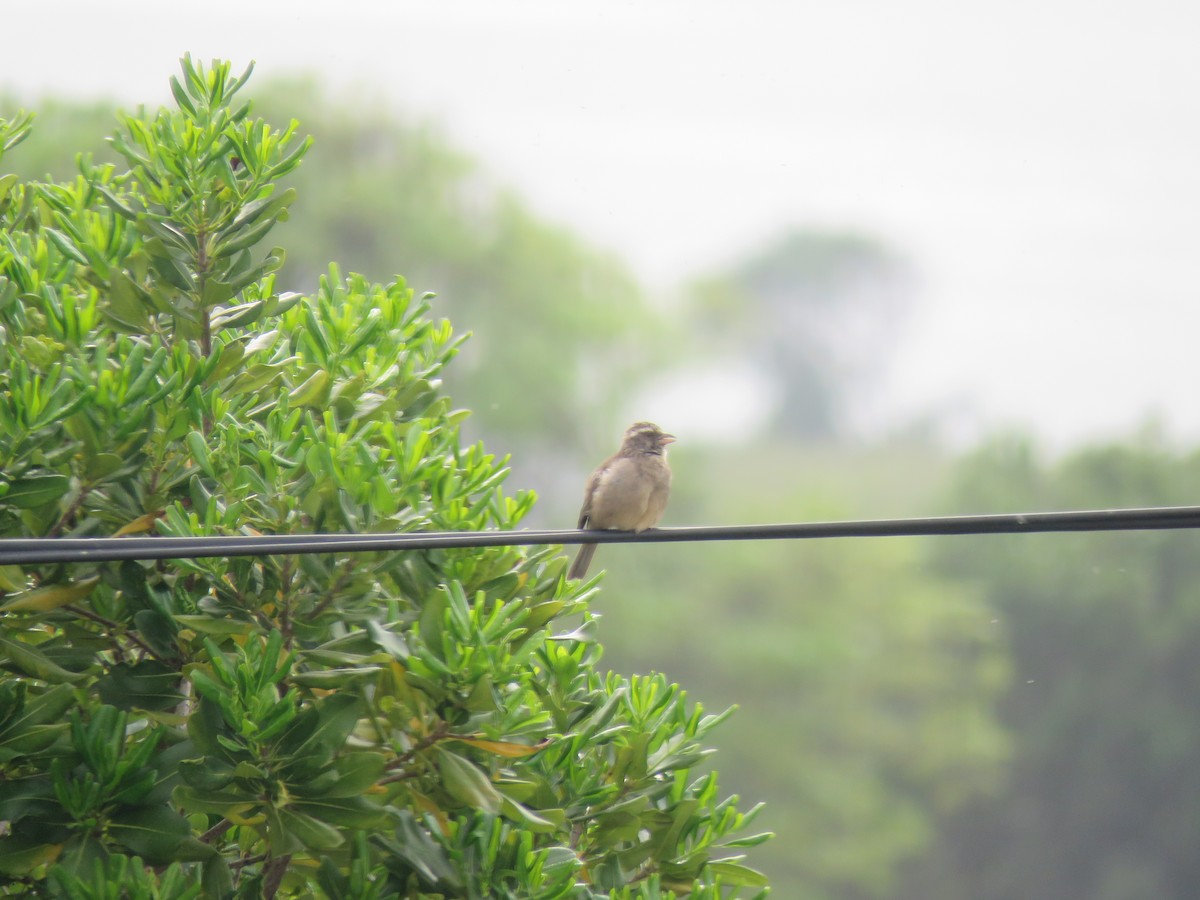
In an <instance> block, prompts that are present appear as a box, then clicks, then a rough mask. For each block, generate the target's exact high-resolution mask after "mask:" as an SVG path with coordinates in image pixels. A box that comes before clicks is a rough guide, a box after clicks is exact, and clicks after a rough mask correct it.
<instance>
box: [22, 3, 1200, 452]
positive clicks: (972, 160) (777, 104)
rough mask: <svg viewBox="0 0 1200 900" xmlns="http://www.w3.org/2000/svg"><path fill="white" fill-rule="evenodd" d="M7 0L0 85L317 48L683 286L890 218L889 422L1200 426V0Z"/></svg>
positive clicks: (285, 58) (327, 67) (1067, 437)
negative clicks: (900, 262)
mask: <svg viewBox="0 0 1200 900" xmlns="http://www.w3.org/2000/svg"><path fill="white" fill-rule="evenodd" d="M5 6H6V8H5V10H4V13H3V22H4V30H5V31H6V32H7V35H6V39H5V41H4V43H5V45H6V46H5V52H4V54H3V55H2V56H0V85H3V86H4V87H7V88H11V89H16V90H18V91H21V92H23V93H31V94H34V95H36V94H37V93H40V92H49V91H55V92H72V93H79V94H86V95H96V94H108V95H113V96H116V97H118V98H119V99H120V100H122V101H123V102H127V103H137V102H146V103H158V102H162V101H165V99H166V97H167V92H166V83H167V78H168V77H169V76H170V75H172V74H174V73H175V72H177V71H178V63H177V59H178V57H179V56H181V55H182V53H183V52H184V51H185V50H190V51H191V52H192V54H193V56H196V57H199V58H202V59H205V60H207V59H208V58H211V57H213V56H219V57H222V58H229V59H232V60H233V61H234V63H235V66H236V67H238V68H239V69H240V68H241V67H242V66H243V65H244V64H245V63H246V62H247V61H248V60H250V59H255V60H257V62H258V69H257V72H258V77H260V78H261V77H264V76H267V75H270V74H276V73H281V72H284V71H289V70H295V69H303V68H306V67H314V68H317V69H319V70H320V71H321V72H323V73H325V74H326V75H327V76H328V78H329V79H330V81H331V83H333V84H334V85H338V86H344V85H354V84H362V85H369V86H370V89H371V90H373V91H375V92H378V93H383V94H385V95H392V96H394V97H395V98H396V99H397V101H398V103H399V104H400V105H402V106H403V108H406V109H408V110H411V111H415V112H416V113H418V114H420V115H421V116H423V117H433V118H434V119H435V120H437V121H439V122H440V123H441V124H442V125H443V126H444V129H445V131H446V132H447V133H448V134H449V135H450V136H451V137H452V138H453V139H454V140H455V141H456V142H457V143H458V144H460V146H462V147H463V148H464V149H466V150H467V151H469V152H470V153H472V154H473V155H475V156H477V157H478V158H480V159H481V160H482V161H483V162H484V164H485V165H486V166H487V168H488V169H490V170H491V172H492V173H493V174H494V175H495V176H496V178H497V179H498V180H499V181H501V182H506V183H509V184H512V185H513V186H514V187H516V188H517V189H518V190H519V191H520V192H521V193H522V194H524V195H525V196H526V197H527V198H529V200H530V201H531V202H532V203H533V205H534V206H535V207H536V208H538V209H539V210H541V211H542V212H543V213H546V214H548V215H550V216H552V217H553V218H555V219H558V220H560V221H563V222H566V223H568V224H570V225H572V226H574V227H575V228H577V229H578V230H579V231H581V232H582V233H583V234H585V235H586V236H588V237H589V238H591V239H592V240H593V241H595V242H596V243H599V244H601V245H606V246H609V247H611V248H613V249H614V250H615V251H617V252H618V253H620V254H621V255H622V256H624V257H625V258H626V259H628V260H629V262H630V263H631V264H632V265H633V267H634V268H635V270H636V271H637V272H639V273H640V274H641V275H642V277H643V278H644V279H645V280H646V281H647V283H648V284H650V285H651V286H653V287H656V288H660V289H662V290H663V291H669V290H670V288H671V287H672V286H673V285H675V284H677V283H678V282H679V281H680V280H682V279H685V278H687V277H688V276H689V275H693V274H697V273H700V272H703V271H706V270H711V269H713V268H715V267H719V266H720V265H722V264H724V263H727V262H730V261H733V260H735V259H736V258H737V257H738V256H739V254H740V253H742V252H743V251H747V250H750V249H753V248H754V247H755V245H756V244H757V242H759V241H761V240H764V239H766V238H768V237H769V236H770V235H771V234H772V232H773V231H774V230H775V229H777V228H780V227H782V226H785V225H788V224H802V225H817V226H820V225H829V226H834V227H848V228H858V229H862V230H865V231H868V232H872V233H874V234H876V235H878V236H879V237H881V238H883V239H884V240H886V241H888V242H890V243H891V244H892V245H893V246H895V247H896V248H898V249H899V250H900V251H901V252H903V253H904V254H906V255H907V256H908V257H909V259H910V260H911V261H912V263H913V264H914V265H915V266H916V268H917V269H918V271H919V273H920V275H921V279H922V287H921V293H920V296H919V297H918V304H917V308H916V309H915V310H914V312H913V315H912V317H911V319H910V321H909V323H908V325H907V327H906V328H905V329H904V331H903V332H902V333H901V334H900V335H898V336H897V340H898V342H899V344H898V347H897V358H896V365H895V370H894V372H893V377H892V378H891V380H890V382H889V386H888V390H887V395H886V396H885V397H884V398H882V399H883V401H884V402H883V405H882V407H881V408H882V409H883V410H884V412H883V413H881V415H885V416H887V417H888V418H891V419H898V418H900V417H902V416H903V415H905V414H907V413H910V412H915V411H920V410H925V409H930V408H954V409H957V410H959V411H960V413H961V414H962V415H963V416H964V421H965V424H966V425H967V426H969V427H985V428H986V427H990V426H993V425H995V424H998V423H1023V424H1029V425H1031V426H1032V427H1034V428H1036V429H1037V430H1038V431H1039V432H1040V433H1042V434H1043V435H1045V436H1047V437H1048V438H1049V439H1050V440H1051V441H1052V442H1054V443H1055V444H1057V445H1062V444H1063V443H1070V442H1074V441H1077V440H1082V439H1085V438H1094V437H1097V436H1104V435H1111V434H1120V433H1123V432H1127V431H1128V430H1129V429H1130V428H1132V427H1134V426H1136V425H1137V424H1138V423H1139V422H1141V421H1143V420H1144V419H1145V418H1146V417H1147V416H1148V415H1150V414H1156V415H1158V416H1159V417H1161V419H1162V420H1163V422H1164V423H1165V424H1166V425H1167V427H1168V431H1169V432H1170V433H1173V434H1175V435H1177V436H1180V437H1183V438H1186V439H1188V440H1195V439H1197V438H1200V403H1197V402H1196V400H1195V399H1194V394H1195V382H1196V381H1197V371H1196V369H1197V365H1196V352H1195V345H1196V341H1197V334H1198V332H1200V312H1198V310H1197V300H1198V299H1200V288H1198V285H1200V116H1198V113H1200V51H1198V50H1197V48H1198V47H1200V4H1197V3H1189V2H1186V0H1144V2H1140V3H1137V4H1134V3H1131V2H1125V3H1117V2H1105V0H1041V2H1030V0H1015V2H1006V3H963V2H945V0H895V2H882V0H841V2H838V3H811V2H810V3H805V2H782V0H781V2H767V0H739V2H737V3H732V2H726V3H716V2H709V0H661V2H653V0H643V2H640V3H629V2H619V0H606V2H595V0H574V2H549V0H538V2H508V3H496V2H482V0H470V2H438V3H433V2H429V3H404V2H382V0H380V2H366V0H343V2H341V3H320V4H318V3H313V2H305V0H292V2H288V3H280V2H276V0H268V2H257V3H256V2H253V0H244V2H240V3H234V2H230V0H207V2H205V3H203V4H191V5H186V6H185V5H184V4H176V3H162V2H159V0H154V2H150V0H144V2H131V0H113V2H109V3H105V4H97V3H94V2H82V0H75V2H71V0H57V2H56V0H42V2H37V3H34V2H14V0H10V2H9V3H7V4H5ZM191 9H194V10H195V12H190V11H188V10H191Z"/></svg>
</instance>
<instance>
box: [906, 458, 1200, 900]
mask: <svg viewBox="0 0 1200 900" xmlns="http://www.w3.org/2000/svg"><path fill="white" fill-rule="evenodd" d="M1198 491H1200V458H1198V457H1197V456H1196V454H1195V453H1187V454H1177V453H1174V452H1170V451H1168V450H1166V449H1165V448H1163V447H1162V446H1161V444H1160V443H1159V442H1158V441H1156V440H1155V439H1153V438H1152V437H1143V438H1142V439H1141V440H1139V441H1135V442H1130V444H1129V445H1127V446H1120V445H1109V446H1097V447H1091V448H1085V449H1082V450H1080V451H1078V452H1076V453H1074V454H1072V455H1071V456H1069V457H1067V458H1066V459H1063V460H1062V461H1060V462H1057V463H1054V464H1048V463H1045V462H1043V461H1042V460H1040V459H1039V458H1038V456H1037V454H1036V453H1035V451H1034V448H1033V446H1032V445H1031V444H1030V442H1029V441H1028V440H1025V439H1021V438H1000V439H996V440H993V441H991V442H990V443H988V444H987V445H986V446H984V447H982V448H980V449H979V450H978V451H977V452H975V453H974V454H972V455H971V456H969V457H968V458H966V459H964V460H963V461H962V462H961V463H960V464H959V466H958V471H957V473H956V479H955V487H954V490H953V493H952V501H951V502H952V503H953V505H954V507H955V508H961V509H969V510H971V511H973V512H974V511H984V510H990V509H1005V510H1016V509H1039V508H1040V509H1084V508H1113V507H1123V506H1175V505H1179V504H1180V503H1187V502H1190V499H1191V498H1193V497H1195V496H1196V495H1197V492H1198ZM1195 542H1196V538H1195V534H1194V533H1193V532H1189V531H1153V532H1144V533H1129V532H1101V533H1092V534H1063V535H1039V536H1011V537H1001V536H995V537H991V538H988V539H987V540H986V541H982V540H981V541H979V542H976V543H973V544H971V545H969V546H964V545H963V543H962V542H961V541H953V542H951V541H950V540H947V541H945V542H944V543H943V546H942V551H941V554H940V562H939V568H940V569H941V570H942V571H944V572H948V573H952V574H953V575H954V576H955V577H959V578H965V579H971V580H973V581H975V582H976V583H977V584H978V585H979V587H980V588H981V589H982V590H983V591H985V592H986V595H987V599H988V602H989V604H990V606H991V607H992V608H993V609H994V610H995V611H996V615H997V617H998V622H999V627H1002V628H1004V629H1005V631H1006V632H1007V634H1008V639H1009V642H1010V644H1011V647H1012V654H1013V669H1014V675H1015V677H1014V679H1013V683H1012V687H1011V688H1010V690H1009V691H1008V693H1007V695H1006V696H1005V698H1004V699H1003V702H1002V704H1001V706H1000V713H1001V718H1002V721H1003V723H1004V725H1005V727H1006V728H1007V729H1008V730H1009V731H1010V733H1011V734H1012V736H1013V758H1012V765H1011V771H1010V773H1009V775H1008V777H1007V778H1006V779H1005V780H1004V782H1003V785H1002V786H1003V790H1000V791H997V792H996V793H995V794H994V795H993V796H989V797H980V798H977V799H976V800H975V802H973V803H971V804H969V805H968V806H966V807H964V808H963V809H961V810H959V811H958V813H957V814H955V815H952V816H948V817H946V818H945V820H944V821H943V822H942V823H941V827H940V828H939V829H938V833H937V840H936V841H935V842H934V845H933V850H932V852H931V853H930V854H929V856H928V857H927V858H926V859H925V860H923V861H922V862H921V864H920V865H918V866H915V867H914V868H913V871H911V872H910V873H909V879H908V889H907V890H906V892H905V893H904V894H903V896H912V897H922V898H930V897H933V898H937V897H946V898H950V897H963V896H971V897H978V898H981V900H988V898H1001V897H1005V898H1007V897H1032V896H1038V897H1062V898H1089V900H1091V898H1106V900H1115V898H1150V897H1155V898H1168V897H1179V898H1182V897H1190V896H1192V895H1193V894H1194V893H1195V884H1196V882H1197V878H1200V866H1198V864H1197V862H1196V855H1195V828H1194V825H1193V823H1194V822H1195V821H1196V817H1197V816H1198V815H1200V777H1198V776H1197V774H1196V771H1195V765H1194V762H1195V753H1196V747H1197V746H1198V745H1200V715H1197V712H1196V706H1195V693H1196V687H1197V671H1198V670H1197V666H1196V659H1197V657H1198V655H1200V592H1198V591H1197V589H1196V585H1197V583H1200V567H1198V564H1197V554H1196V551H1195Z"/></svg>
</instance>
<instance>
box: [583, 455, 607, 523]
mask: <svg viewBox="0 0 1200 900" xmlns="http://www.w3.org/2000/svg"><path fill="white" fill-rule="evenodd" d="M606 468H608V463H607V462H606V463H605V464H604V465H602V466H600V468H598V469H597V470H596V471H595V472H593V473H592V474H591V475H589V476H588V481H587V487H585V488H584V489H583V508H582V509H580V510H579V524H578V525H577V526H576V527H577V528H587V527H588V523H589V522H590V521H591V518H592V497H594V496H595V495H596V485H598V484H599V483H600V476H601V475H602V474H603V473H604V470H605V469H606Z"/></svg>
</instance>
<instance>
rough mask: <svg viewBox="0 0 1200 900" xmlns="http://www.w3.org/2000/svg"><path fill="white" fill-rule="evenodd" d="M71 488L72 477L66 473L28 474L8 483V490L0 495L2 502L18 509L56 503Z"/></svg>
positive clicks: (0, 501)
mask: <svg viewBox="0 0 1200 900" xmlns="http://www.w3.org/2000/svg"><path fill="white" fill-rule="evenodd" d="M70 489H71V479H70V478H68V477H67V476H66V475H59V474H57V473H46V474H42V475H26V476H24V477H22V478H18V479H16V480H15V481H10V482H9V483H8V491H7V492H6V493H5V494H3V495H2V496H0V504H8V505H9V506H15V507H17V508H18V509H33V508H34V507H37V506H45V505H46V504H48V503H54V502H55V501H56V500H58V499H60V498H61V497H62V496H63V495H64V494H66V492H67V491H69V490H70Z"/></svg>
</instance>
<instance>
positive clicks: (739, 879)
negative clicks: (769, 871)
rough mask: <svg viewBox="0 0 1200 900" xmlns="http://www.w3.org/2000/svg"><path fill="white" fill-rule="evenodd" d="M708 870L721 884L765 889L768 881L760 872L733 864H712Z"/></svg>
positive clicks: (720, 862) (719, 862)
mask: <svg viewBox="0 0 1200 900" xmlns="http://www.w3.org/2000/svg"><path fill="white" fill-rule="evenodd" d="M708 870H709V871H710V872H712V874H713V875H715V876H717V877H718V878H720V879H721V883H722V884H726V885H738V886H741V887H766V886H767V885H768V884H769V883H770V881H769V880H768V878H767V876H766V875H764V874H763V873H762V872H759V871H757V870H755V869H751V868H750V867H749V866H743V865H741V864H740V863H735V862H722V861H718V862H713V863H709V864H708Z"/></svg>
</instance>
